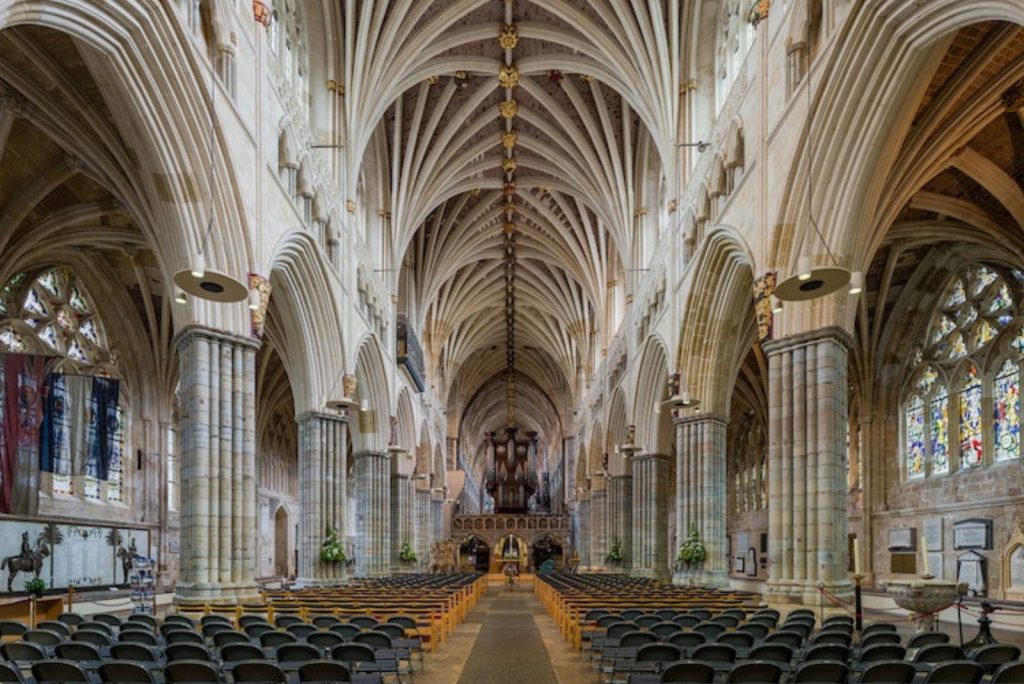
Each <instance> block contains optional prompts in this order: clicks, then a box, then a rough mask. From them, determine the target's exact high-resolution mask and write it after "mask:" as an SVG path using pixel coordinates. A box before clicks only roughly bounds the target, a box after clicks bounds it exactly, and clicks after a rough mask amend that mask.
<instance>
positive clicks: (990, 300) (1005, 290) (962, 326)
mask: <svg viewBox="0 0 1024 684" xmlns="http://www.w3.org/2000/svg"><path fill="white" fill-rule="evenodd" d="M1012 307H1013V296H1012V293H1011V291H1010V288H1009V286H1008V285H1007V284H1006V282H1005V281H1004V280H1003V278H1002V276H1000V275H999V274H998V273H996V272H995V271H993V270H992V269H990V268H987V267H985V266H977V267H974V268H970V269H967V270H966V271H964V272H963V273H961V274H960V275H959V276H957V278H956V279H955V280H954V281H953V283H952V284H951V285H950V286H949V288H948V290H947V292H946V295H945V296H944V297H943V299H942V304H941V305H940V307H939V311H938V312H936V314H935V318H934V319H933V321H932V325H931V333H930V334H929V337H928V340H929V344H930V345H931V349H930V350H929V355H930V356H932V357H936V358H941V359H950V360H955V359H960V358H963V357H964V356H967V354H969V353H974V352H976V351H981V350H982V349H984V348H985V347H987V346H988V345H989V344H990V343H991V342H992V341H993V340H994V339H995V338H996V337H997V336H998V334H999V330H1000V329H1002V328H1003V327H1005V326H1006V325H1007V324H1009V323H1010V322H1011V321H1012V320H1013V318H1012V315H1011V309H1012Z"/></svg>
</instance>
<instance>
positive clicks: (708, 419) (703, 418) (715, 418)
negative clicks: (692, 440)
mask: <svg viewBox="0 0 1024 684" xmlns="http://www.w3.org/2000/svg"><path fill="white" fill-rule="evenodd" d="M701 423H720V424H722V425H728V424H729V421H728V420H726V419H725V418H722V417H721V416H719V415H717V414H714V413H698V414H697V415H694V416H681V417H678V418H672V424H673V425H675V426H676V427H679V426H680V425H699V424H701Z"/></svg>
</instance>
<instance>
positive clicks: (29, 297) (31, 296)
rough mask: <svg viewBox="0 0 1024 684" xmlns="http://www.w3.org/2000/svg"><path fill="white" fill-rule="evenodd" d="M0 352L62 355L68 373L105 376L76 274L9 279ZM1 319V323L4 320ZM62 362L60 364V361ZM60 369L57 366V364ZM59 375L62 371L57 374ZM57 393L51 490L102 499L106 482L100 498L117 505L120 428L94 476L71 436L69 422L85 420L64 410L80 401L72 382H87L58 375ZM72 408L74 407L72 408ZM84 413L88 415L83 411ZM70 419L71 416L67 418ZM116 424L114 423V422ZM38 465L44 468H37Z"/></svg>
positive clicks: (98, 338) (98, 336)
mask: <svg viewBox="0 0 1024 684" xmlns="http://www.w3.org/2000/svg"><path fill="white" fill-rule="evenodd" d="M0 302H2V304H3V306H2V308H0V351H11V352H24V351H30V350H31V351H33V352H41V353H44V354H49V355H51V356H58V357H63V358H64V359H66V360H67V361H68V362H71V368H72V369H73V370H72V371H71V372H72V373H75V372H82V373H85V374H86V375H89V374H90V372H91V374H92V375H94V376H109V375H110V367H109V365H104V364H107V363H108V362H109V360H110V352H109V350H108V349H107V347H106V342H105V335H104V332H103V327H102V325H101V323H100V321H99V319H98V318H97V317H96V314H95V312H94V310H93V308H92V304H91V299H90V297H89V294H88V292H87V291H86V289H85V288H84V287H83V286H82V285H81V284H80V282H79V280H78V277H77V275H76V274H75V273H74V272H73V271H71V270H70V269H68V268H65V267H61V266H58V267H54V268H48V269H45V270H43V271H41V272H38V271H37V272H35V273H29V272H22V273H19V274H17V275H15V276H14V277H13V278H11V279H10V280H9V281H7V283H6V284H5V285H4V286H3V288H2V289H0ZM4 319H6V320H4ZM19 319H20V320H19ZM62 363H64V362H62ZM60 367H61V368H62V369H63V367H64V366H63V365H61V366H60ZM62 372H63V371H62ZM52 377H53V378H57V377H60V378H61V380H60V381H58V382H56V387H57V393H58V394H59V395H60V397H59V398H61V400H62V403H61V405H60V406H59V407H54V408H52V409H51V413H52V415H51V419H53V420H54V421H55V424H54V426H53V427H52V430H51V432H52V435H51V438H52V439H53V440H54V442H53V445H52V448H50V449H49V451H48V452H47V453H48V454H49V456H50V458H51V459H52V462H49V463H47V464H46V465H45V468H44V469H45V470H47V471H48V472H51V473H52V477H51V478H50V480H51V481H52V483H53V484H52V491H53V492H54V493H55V494H62V495H71V496H74V495H77V496H84V497H86V498H89V499H93V500H101V499H102V498H103V491H104V489H103V487H102V483H103V481H104V480H103V478H104V477H106V478H107V487H106V492H107V495H106V499H107V500H108V501H120V500H122V499H123V497H124V484H123V473H122V468H121V456H122V454H124V453H125V452H126V451H127V445H126V443H125V432H126V427H127V426H123V425H121V426H120V427H119V430H120V432H119V433H118V440H117V445H118V446H117V447H116V449H115V451H116V454H112V458H111V461H112V462H111V464H110V466H109V468H108V470H107V471H106V472H98V471H97V470H96V468H95V467H94V465H95V464H92V463H91V462H90V461H89V460H88V459H83V457H82V455H81V452H82V451H83V445H82V444H79V445H78V447H77V448H78V453H77V455H76V454H75V448H76V447H75V444H77V443H78V442H80V441H83V440H80V439H78V438H77V437H73V434H72V433H74V429H73V428H74V426H73V425H72V423H73V422H74V423H75V424H78V423H81V422H83V421H88V418H87V417H84V416H83V415H82V414H83V411H81V410H78V409H75V411H77V412H75V413H73V412H72V409H69V408H68V407H69V406H70V405H71V404H72V403H74V401H76V399H75V397H78V401H81V400H82V399H81V396H87V394H88V393H85V394H81V393H80V392H78V391H74V392H73V391H71V390H70V388H71V387H72V386H76V387H77V384H76V381H73V379H74V378H80V379H81V380H83V381H87V382H91V380H89V379H88V378H86V377H83V376H75V375H71V376H66V378H67V379H66V380H65V376H62V375H61V376H59V375H58V374H54V375H53V376H52ZM72 408H74V407H72ZM84 413H86V414H87V413H88V411H87V410H86V411H84ZM72 415H74V416H77V417H75V418H72ZM118 422H119V423H120V421H118ZM40 467H44V464H42V463H41V464H40Z"/></svg>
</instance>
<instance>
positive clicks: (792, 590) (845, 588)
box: [765, 579, 853, 608]
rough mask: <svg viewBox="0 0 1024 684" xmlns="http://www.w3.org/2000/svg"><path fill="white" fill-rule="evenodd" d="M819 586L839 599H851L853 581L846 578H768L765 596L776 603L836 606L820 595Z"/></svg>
mask: <svg viewBox="0 0 1024 684" xmlns="http://www.w3.org/2000/svg"><path fill="white" fill-rule="evenodd" d="M819 584H820V586H821V588H823V589H824V590H825V591H827V592H828V593H829V594H831V595H832V596H834V597H835V598H836V599H838V600H841V601H853V582H852V581H850V580H848V579H842V580H830V581H828V582H821V583H818V582H815V581H813V580H768V591H767V592H765V598H767V599H769V600H771V601H773V602H777V603H799V604H801V605H805V606H818V605H824V606H825V607H826V608H832V607H836V606H835V604H834V603H833V602H832V600H830V599H829V598H827V597H825V596H822V594H821V591H819Z"/></svg>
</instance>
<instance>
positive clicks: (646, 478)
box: [632, 453, 671, 580]
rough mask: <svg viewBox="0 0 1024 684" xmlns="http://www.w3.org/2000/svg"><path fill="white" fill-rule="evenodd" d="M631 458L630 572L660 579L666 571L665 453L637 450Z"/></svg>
mask: <svg viewBox="0 0 1024 684" xmlns="http://www.w3.org/2000/svg"><path fill="white" fill-rule="evenodd" d="M632 461H633V516H632V517H633V520H632V522H633V533H632V536H633V552H632V561H633V566H632V567H633V572H632V574H634V575H637V576H639V577H653V578H656V579H662V580H663V579H665V578H666V574H667V573H668V549H667V548H666V545H665V539H666V538H667V537H668V498H669V496H671V490H670V488H669V481H668V478H669V463H668V456H665V455H664V454H648V453H639V454H637V455H636V456H634V457H633V459H632Z"/></svg>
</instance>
